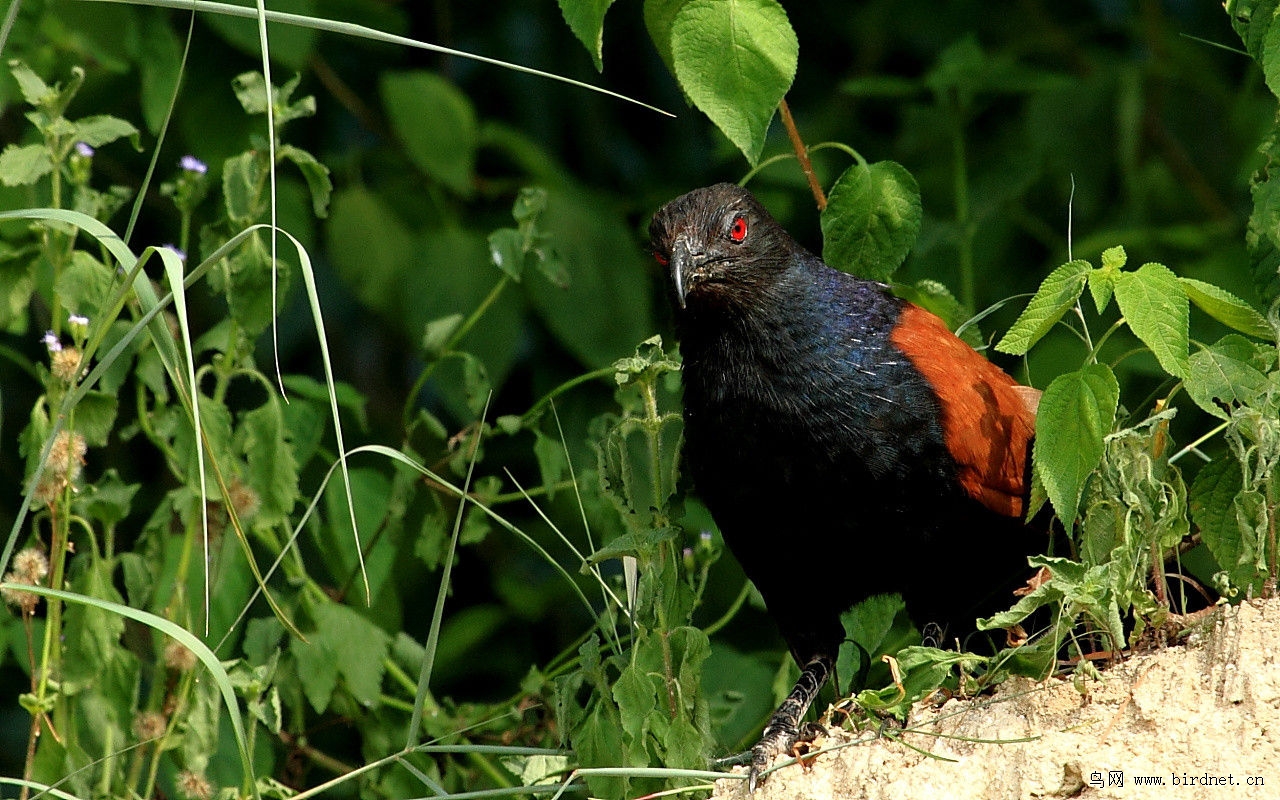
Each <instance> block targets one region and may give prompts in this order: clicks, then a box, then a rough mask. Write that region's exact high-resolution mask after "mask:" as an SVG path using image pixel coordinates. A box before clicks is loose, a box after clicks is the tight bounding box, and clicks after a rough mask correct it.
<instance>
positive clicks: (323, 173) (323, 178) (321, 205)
mask: <svg viewBox="0 0 1280 800" xmlns="http://www.w3.org/2000/svg"><path fill="white" fill-rule="evenodd" d="M276 157H277V158H280V159H284V160H287V161H292V162H293V164H294V166H296V167H297V168H298V170H299V171H300V172H301V173H302V177H303V179H304V180H305V181H306V182H307V189H308V190H309V191H310V192H311V209H312V210H313V211H314V212H315V215H316V216H317V217H320V218H321V219H323V218H324V217H327V216H328V215H329V197H330V195H332V194H333V181H332V180H331V179H330V178H329V168H328V167H326V166H325V165H324V164H321V163H320V162H319V161H317V160H316V157H315V156H313V155H311V154H310V153H308V152H307V151H306V150H302V149H301V148H297V147H294V146H293V145H290V144H285V145H281V146H280V147H279V149H277V150H276Z"/></svg>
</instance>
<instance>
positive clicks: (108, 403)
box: [76, 391, 117, 447]
mask: <svg viewBox="0 0 1280 800" xmlns="http://www.w3.org/2000/svg"><path fill="white" fill-rule="evenodd" d="M116 408H117V403H116V398H115V396H114V395H109V394H105V393H103V392H98V391H88V392H85V393H84V397H81V398H80V402H78V403H76V432H78V433H80V434H81V435H83V436H84V440H85V443H87V444H88V445H89V446H90V447H106V445H107V439H108V438H109V437H110V435H111V428H112V427H113V426H114V425H115V422H116Z"/></svg>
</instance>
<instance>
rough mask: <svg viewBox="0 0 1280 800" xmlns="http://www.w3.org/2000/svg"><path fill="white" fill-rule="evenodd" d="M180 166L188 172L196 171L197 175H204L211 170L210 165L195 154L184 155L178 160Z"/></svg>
mask: <svg viewBox="0 0 1280 800" xmlns="http://www.w3.org/2000/svg"><path fill="white" fill-rule="evenodd" d="M178 166H180V167H182V168H183V169H184V170H186V171H187V172H194V173H196V174H197V175H203V174H205V173H206V172H208V171H209V165H208V164H206V163H204V162H203V161H201V160H200V159H198V158H196V157H195V156H190V155H188V156H183V157H182V158H180V159H179V160H178Z"/></svg>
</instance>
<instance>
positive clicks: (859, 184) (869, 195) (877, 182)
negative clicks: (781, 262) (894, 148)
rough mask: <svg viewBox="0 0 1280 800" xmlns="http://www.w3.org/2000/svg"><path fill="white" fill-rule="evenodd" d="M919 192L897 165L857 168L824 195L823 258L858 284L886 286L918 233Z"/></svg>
mask: <svg viewBox="0 0 1280 800" xmlns="http://www.w3.org/2000/svg"><path fill="white" fill-rule="evenodd" d="M921 214H922V212H921V207H920V188H919V186H917V185H916V179H915V178H913V177H912V176H911V173H910V172H908V171H907V170H906V168H905V167H903V166H902V165H901V164H896V163H894V162H892V161H880V162H877V163H875V164H870V165H867V164H855V165H853V166H851V167H849V168H848V169H847V170H845V171H844V174H842V175H841V176H840V177H839V179H837V180H836V182H835V185H834V186H832V187H831V192H830V193H829V194H828V195H827V207H826V208H825V209H824V210H823V211H822V218H821V223H822V240H823V247H822V258H823V260H824V261H826V262H827V263H828V264H830V265H831V266H833V267H835V268H836V269H839V270H843V271H845V272H849V273H852V274H854V275H857V276H858V277H860V278H865V279H867V280H875V281H886V280H888V279H889V277H890V276H892V275H893V272H894V270H896V269H897V268H898V266H899V265H900V264H901V263H902V262H903V260H904V259H905V258H906V257H907V253H909V252H910V251H911V246H912V245H913V244H915V240H916V236H917V235H918V234H919V233H920V219H921Z"/></svg>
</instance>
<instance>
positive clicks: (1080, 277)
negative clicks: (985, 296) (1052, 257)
mask: <svg viewBox="0 0 1280 800" xmlns="http://www.w3.org/2000/svg"><path fill="white" fill-rule="evenodd" d="M1090 269H1091V268H1090V266H1089V262H1088V261H1082V260H1080V259H1076V260H1075V261H1068V262H1067V263H1065V264H1063V265H1062V266H1060V267H1058V268H1057V269H1055V270H1054V271H1053V272H1051V273H1049V277H1047V278H1045V279H1044V282H1043V283H1041V284H1040V288H1039V289H1037V290H1036V293H1035V296H1034V297H1032V298H1031V302H1029V303H1027V307H1026V308H1025V309H1023V311H1022V314H1021V315H1019V317H1018V319H1017V320H1016V321H1015V322H1014V323H1013V327H1011V328H1009V331H1008V332H1007V333H1006V334H1005V335H1004V337H1003V338H1001V339H1000V341H999V342H998V343H997V344H996V350H998V351H1000V352H1001V353H1008V354H1010V355H1015V356H1021V355H1026V352H1027V351H1028V350H1030V349H1031V347H1032V346H1033V345H1034V344H1035V343H1036V342H1038V341H1040V339H1042V338H1043V337H1044V335H1045V334H1046V333H1048V332H1049V330H1050V329H1051V328H1053V326H1054V325H1056V324H1057V323H1058V320H1060V319H1062V316H1063V315H1064V314H1066V313H1067V311H1069V310H1070V309H1071V307H1072V306H1074V305H1075V304H1076V301H1077V300H1079V299H1080V295H1081V294H1082V293H1083V292H1084V286H1085V282H1086V281H1087V280H1088V279H1089V271H1090Z"/></svg>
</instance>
